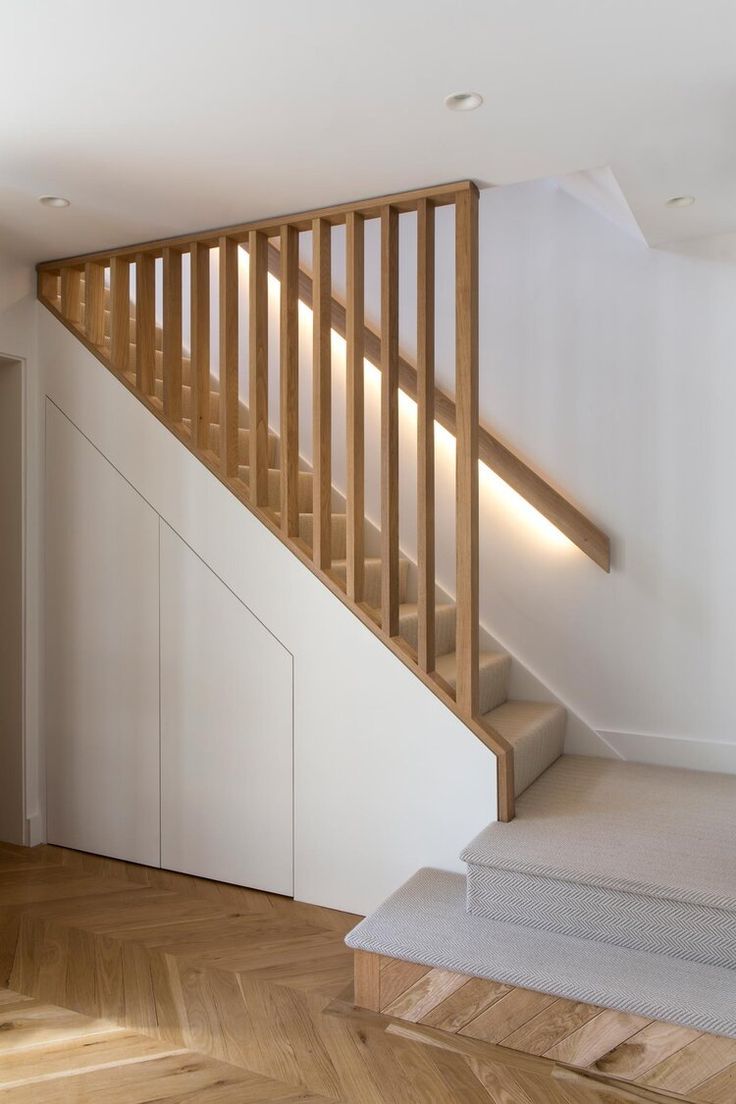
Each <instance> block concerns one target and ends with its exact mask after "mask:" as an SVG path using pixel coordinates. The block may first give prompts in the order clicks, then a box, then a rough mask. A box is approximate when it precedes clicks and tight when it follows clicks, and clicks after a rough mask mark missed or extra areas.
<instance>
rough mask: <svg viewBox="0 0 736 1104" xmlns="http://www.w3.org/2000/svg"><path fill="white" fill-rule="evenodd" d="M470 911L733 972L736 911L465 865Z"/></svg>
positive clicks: (519, 872) (514, 871)
mask: <svg viewBox="0 0 736 1104" xmlns="http://www.w3.org/2000/svg"><path fill="white" fill-rule="evenodd" d="M467 907H468V912H470V913H472V914H473V915H474V916H483V917H485V918H486V919H489V920H500V921H502V922H504V923H511V924H521V925H523V926H525V927H530V928H538V929H540V930H543V931H548V932H557V933H558V934H560V935H568V936H575V937H578V938H581V939H592V940H596V941H598V942H601V943H609V944H613V945H614V946H618V947H627V948H631V949H633V950H640V951H649V952H652V953H654V954H666V955H670V956H672V957H674V958H682V959H689V960H691V961H693V962H702V963H707V964H709V965H712V966H724V967H727V968H729V969H736V913H730V912H726V911H724V910H723V909H717V908H708V907H707V906H705V905H698V904H695V903H692V902H685V901H675V900H669V899H662V898H656V897H649V896H645V895H644V894H641V893H624V892H622V891H621V890H608V889H603V888H601V887H600V886H592V885H586V884H583V883H580V882H572V881H567V880H565V881H563V880H562V879H556V878H549V877H546V876H545V877H543V878H542V877H535V876H534V875H531V874H526V873H524V872H521V871H518V870H502V869H499V868H494V867H488V866H480V865H475V864H472V863H471V864H469V865H468V882H467Z"/></svg>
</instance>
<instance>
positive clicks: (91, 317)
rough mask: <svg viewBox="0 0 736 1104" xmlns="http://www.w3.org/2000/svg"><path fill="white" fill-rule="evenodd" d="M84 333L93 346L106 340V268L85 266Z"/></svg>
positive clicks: (95, 265) (93, 265) (91, 265)
mask: <svg viewBox="0 0 736 1104" xmlns="http://www.w3.org/2000/svg"><path fill="white" fill-rule="evenodd" d="M84 332H85V333H86V335H87V337H88V338H89V340H90V341H91V342H92V344H93V345H102V344H103V342H104V340H105V268H104V265H101V264H86V265H85V266H84Z"/></svg>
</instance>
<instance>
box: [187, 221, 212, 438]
mask: <svg viewBox="0 0 736 1104" xmlns="http://www.w3.org/2000/svg"><path fill="white" fill-rule="evenodd" d="M189 282H190V291H191V336H190V342H191V346H192V347H191V350H190V355H191V373H190V379H189V383H190V394H191V410H190V417H191V420H192V441H193V442H194V445H195V446H196V447H197V448H204V449H206V448H209V445H210V251H209V248H208V247H207V246H206V245H202V244H201V243H200V242H192V247H191V253H190V277H189Z"/></svg>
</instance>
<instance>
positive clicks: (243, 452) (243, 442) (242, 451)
mask: <svg viewBox="0 0 736 1104" xmlns="http://www.w3.org/2000/svg"><path fill="white" fill-rule="evenodd" d="M278 443H279V442H278V438H277V437H273V436H271V435H269V438H268V466H269V468H275V467H277V465H278ZM238 447H239V455H240V461H241V464H243V465H247V464H249V463H250V430H249V429H239V430H238ZM210 448H211V449H212V451H213V452H219V451H220V427H219V425H211V426H210Z"/></svg>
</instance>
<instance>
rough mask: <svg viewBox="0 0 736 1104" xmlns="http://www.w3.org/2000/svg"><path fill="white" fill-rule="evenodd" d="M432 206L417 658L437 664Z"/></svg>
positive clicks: (420, 430) (421, 254)
mask: <svg viewBox="0 0 736 1104" xmlns="http://www.w3.org/2000/svg"><path fill="white" fill-rule="evenodd" d="M434 249H435V245H434V207H433V206H432V205H431V203H430V202H429V200H426V199H422V200H420V201H419V205H418V208H417V614H418V622H417V632H418V636H417V661H418V663H419V666H420V667H422V668H423V669H424V670H425V671H434V667H435V549H434V530H435V516H434V506H435V501H434V294H435V291H434V289H435V281H434Z"/></svg>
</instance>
